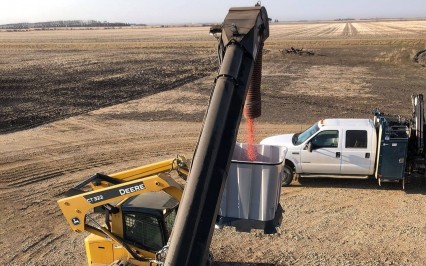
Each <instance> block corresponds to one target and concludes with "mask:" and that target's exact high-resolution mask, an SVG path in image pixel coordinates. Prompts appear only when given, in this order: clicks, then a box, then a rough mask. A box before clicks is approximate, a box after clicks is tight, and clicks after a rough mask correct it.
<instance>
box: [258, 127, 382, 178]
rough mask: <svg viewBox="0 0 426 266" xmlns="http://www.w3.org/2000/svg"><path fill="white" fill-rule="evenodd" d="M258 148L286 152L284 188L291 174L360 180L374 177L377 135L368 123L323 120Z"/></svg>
mask: <svg viewBox="0 0 426 266" xmlns="http://www.w3.org/2000/svg"><path fill="white" fill-rule="evenodd" d="M260 143H261V144H268V145H279V146H285V147H286V148H287V149H288V151H287V154H286V163H285V170H284V177H283V185H288V184H290V183H291V181H292V180H293V174H294V173H297V174H299V175H300V176H312V177H320V176H327V177H333V176H334V177H336V176H338V177H342V176H349V177H360V178H368V177H369V176H371V175H373V174H374V170H375V166H374V165H375V159H376V152H377V134H376V128H375V126H374V124H373V121H372V120H370V119H325V120H321V121H319V122H317V123H315V124H314V125H312V126H311V127H310V128H308V129H307V130H305V131H304V132H301V133H296V134H285V135H278V136H273V137H269V138H266V139H264V140H262V141H261V142H260Z"/></svg>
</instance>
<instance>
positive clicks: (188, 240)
mask: <svg viewBox="0 0 426 266" xmlns="http://www.w3.org/2000/svg"><path fill="white" fill-rule="evenodd" d="M227 63H229V64H232V67H229V66H228V67H229V68H231V69H232V68H233V67H235V68H233V69H234V70H236V72H237V73H238V75H246V76H247V77H243V78H241V79H237V80H249V78H248V75H249V74H251V73H249V71H244V69H252V66H253V59H252V58H249V57H247V56H244V52H243V51H242V49H241V47H238V46H237V45H235V44H233V45H231V46H229V47H228V48H227V52H226V53H225V58H224V61H223V67H222V68H227V66H226V65H227ZM241 69H243V70H241ZM221 72H222V71H221ZM246 93H247V84H239V86H238V87H235V83H234V80H233V78H232V77H228V76H219V78H218V79H217V80H216V86H215V89H214V92H213V95H212V99H211V102H210V107H209V109H208V112H207V116H206V121H205V125H204V128H203V131H202V133H201V136H200V140H199V144H198V147H197V150H196V152H195V155H194V161H193V163H192V165H193V167H192V169H191V173H190V177H189V179H188V180H189V182H188V184H187V186H186V187H185V190H184V195H183V198H182V202H181V203H180V207H179V211H178V216H181V217H182V216H183V217H186V219H185V220H179V219H176V222H175V225H174V228H173V234H172V238H171V241H170V247H169V251H168V253H167V257H166V265H203V263H205V262H206V260H207V256H208V250H209V246H210V242H211V238H212V234H213V230H211V229H212V228H213V227H214V222H215V220H216V219H215V217H216V215H217V212H218V206H219V204H218V198H220V197H219V195H222V192H223V188H224V185H225V180H226V176H227V171H228V169H229V163H230V161H231V156H232V152H233V149H234V145H235V141H236V138H237V133H238V127H239V123H240V120H241V115H242V109H243V103H244V99H245V94H246ZM195 177H199V178H198V179H195Z"/></svg>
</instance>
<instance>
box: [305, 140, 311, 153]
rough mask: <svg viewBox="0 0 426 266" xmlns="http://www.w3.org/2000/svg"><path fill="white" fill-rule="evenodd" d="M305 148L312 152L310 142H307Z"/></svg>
mask: <svg viewBox="0 0 426 266" xmlns="http://www.w3.org/2000/svg"><path fill="white" fill-rule="evenodd" d="M306 149H307V150H308V151H309V152H312V142H308V144H306Z"/></svg>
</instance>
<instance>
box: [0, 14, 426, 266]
mask: <svg viewBox="0 0 426 266" xmlns="http://www.w3.org/2000/svg"><path fill="white" fill-rule="evenodd" d="M425 24H426V23H425V21H418V22H413V21H411V22H407V21H403V22H357V23H355V22H342V23H314V24H309V23H304V24H283V25H272V26H271V37H270V38H269V39H268V41H267V43H266V46H265V49H266V52H265V55H264V60H263V61H264V71H263V83H262V97H263V109H262V112H263V114H262V117H260V118H259V119H256V120H257V121H256V129H255V132H256V140H257V141H260V140H261V139H262V138H264V137H266V136H270V135H274V134H280V133H287V132H295V131H300V130H301V129H303V128H305V127H306V126H307V125H308V124H310V123H313V122H314V121H316V120H318V119H321V118H325V117H369V116H370V114H371V110H372V109H373V108H374V107H380V108H381V110H382V111H384V112H385V113H394V114H401V115H405V116H409V115H410V113H411V103H410V95H411V94H413V93H423V94H426V86H425V84H426V82H425V80H426V73H425V71H426V69H425V68H424V67H422V66H421V65H420V64H417V63H415V62H413V57H414V56H415V55H416V54H417V53H418V51H421V50H424V49H425V48H426V31H425V27H424V25H425ZM289 47H296V48H305V49H309V50H311V51H314V52H315V56H309V57H306V56H298V55H286V54H283V53H282V52H281V50H282V49H288V48H289ZM0 58H1V59H0V73H1V75H0V101H1V109H0V132H3V134H2V135H0V202H1V203H0V207H1V209H2V215H1V216H0V235H1V237H0V250H1V251H0V252H1V253H0V264H2V265H83V264H85V254H84V245H83V238H84V237H85V234H75V233H73V232H71V230H70V229H69V228H68V225H67V224H66V222H65V221H64V219H63V217H62V215H61V213H60V210H59V208H58V207H57V204H56V200H58V199H59V198H61V196H62V193H63V192H64V191H66V190H67V189H68V188H69V187H70V186H72V185H74V184H76V183H78V182H79V181H81V180H82V179H84V178H87V177H88V176H90V175H91V174H93V173H96V172H103V173H112V172H117V171H120V170H124V169H129V168H131V167H135V166H139V165H144V164H147V163H151V162H155V161H158V160H162V159H167V158H172V157H174V156H175V155H176V154H178V153H180V154H186V155H188V156H191V155H192V153H193V150H194V147H195V143H196V140H197V137H198V134H199V131H200V128H201V121H202V118H203V116H204V112H205V110H206V108H207V104H208V99H209V95H210V92H211V89H212V86H213V79H214V77H215V73H214V72H215V70H216V68H217V63H216V56H215V41H214V40H212V39H210V38H209V36H208V28H154V29H153V28H140V29H121V30H118V29H117V30H93V31H88V30H87V31H84V30H73V31H70V30H67V31H65V30H63V31H48V32H16V33H11V32H0ZM52 121H54V122H52ZM21 129H26V130H21ZM244 138H245V127H244V123H243V124H242V125H241V129H240V133H239V140H240V141H244ZM425 192H426V184H425V181H424V180H417V179H415V180H412V183H410V184H409V185H408V188H407V190H406V191H405V192H404V191H402V190H401V189H400V187H399V186H398V185H396V184H390V185H386V186H385V187H382V188H379V187H378V185H377V184H376V183H375V181H374V180H340V179H339V180H333V179H302V180H300V181H299V182H296V183H294V184H292V185H291V186H289V187H285V188H283V191H282V194H281V203H282V205H283V207H284V209H285V214H284V219H283V223H282V225H281V227H280V231H279V233H277V234H274V235H263V234H262V233H260V232H257V231H252V232H251V233H237V232H235V231H234V230H233V229H231V228H225V229H223V230H220V231H215V234H214V237H213V242H212V245H211V251H212V253H213V255H214V257H215V259H216V260H217V261H218V265H294V264H295V265H424V264H426V255H425V254H426V221H425V219H424V217H425V215H426V201H425Z"/></svg>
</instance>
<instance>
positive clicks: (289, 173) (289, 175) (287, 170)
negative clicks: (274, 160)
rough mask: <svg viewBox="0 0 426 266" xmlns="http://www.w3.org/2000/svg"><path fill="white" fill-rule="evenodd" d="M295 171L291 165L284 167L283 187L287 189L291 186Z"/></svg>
mask: <svg viewBox="0 0 426 266" xmlns="http://www.w3.org/2000/svg"><path fill="white" fill-rule="evenodd" d="M293 175H294V171H293V168H292V167H291V166H290V165H287V164H286V165H284V170H283V177H282V179H281V186H283V187H285V186H288V185H290V183H291V181H293Z"/></svg>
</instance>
